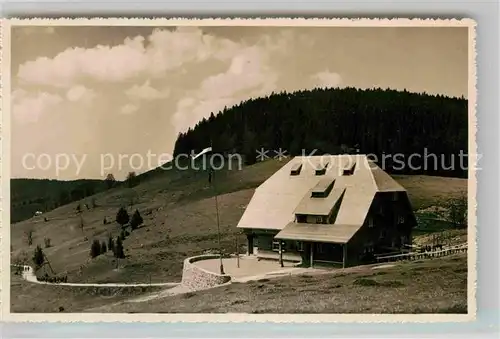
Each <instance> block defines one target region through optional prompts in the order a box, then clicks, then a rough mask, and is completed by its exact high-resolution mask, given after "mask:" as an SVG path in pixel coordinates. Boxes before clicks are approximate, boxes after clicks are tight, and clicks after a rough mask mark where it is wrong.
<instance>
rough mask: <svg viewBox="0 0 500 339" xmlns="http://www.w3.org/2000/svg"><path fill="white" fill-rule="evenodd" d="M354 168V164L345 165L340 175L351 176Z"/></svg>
mask: <svg viewBox="0 0 500 339" xmlns="http://www.w3.org/2000/svg"><path fill="white" fill-rule="evenodd" d="M355 168H356V162H353V163H350V164H347V165H346V166H344V168H343V170H342V175H353V174H354V169H355Z"/></svg>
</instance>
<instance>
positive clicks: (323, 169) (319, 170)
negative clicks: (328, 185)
mask: <svg viewBox="0 0 500 339" xmlns="http://www.w3.org/2000/svg"><path fill="white" fill-rule="evenodd" d="M328 164H329V163H328V162H327V163H326V164H325V165H324V166H322V167H320V168H317V169H316V175H325V173H326V168H327V167H328Z"/></svg>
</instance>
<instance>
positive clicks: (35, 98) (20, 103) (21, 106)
mask: <svg viewBox="0 0 500 339" xmlns="http://www.w3.org/2000/svg"><path fill="white" fill-rule="evenodd" d="M62 101H63V98H61V97H60V96H59V95H57V94H52V93H47V92H36V93H28V92H27V91H25V90H22V89H20V90H16V91H13V93H12V114H13V116H14V118H15V119H16V120H17V121H18V122H20V123H33V122H37V121H38V119H39V118H40V117H41V116H42V115H43V114H44V113H45V112H47V111H48V110H50V109H52V108H53V107H54V106H57V105H58V104H59V103H61V102H62Z"/></svg>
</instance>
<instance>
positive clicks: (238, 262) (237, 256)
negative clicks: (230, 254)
mask: <svg viewBox="0 0 500 339" xmlns="http://www.w3.org/2000/svg"><path fill="white" fill-rule="evenodd" d="M236 267H238V268H240V247H239V246H238V232H236Z"/></svg>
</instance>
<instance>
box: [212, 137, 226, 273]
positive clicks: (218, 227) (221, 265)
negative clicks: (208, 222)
mask: <svg viewBox="0 0 500 339" xmlns="http://www.w3.org/2000/svg"><path fill="white" fill-rule="evenodd" d="M210 148H212V153H213V150H214V149H213V146H212V140H210ZM211 165H212V164H210V170H212V166H211ZM212 185H213V189H214V193H215V194H214V196H215V214H216V218H217V241H218V243H219V259H220V274H224V265H223V263H222V246H221V243H220V222H219V202H218V199H217V190H216V189H215V170H213V173H212Z"/></svg>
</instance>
